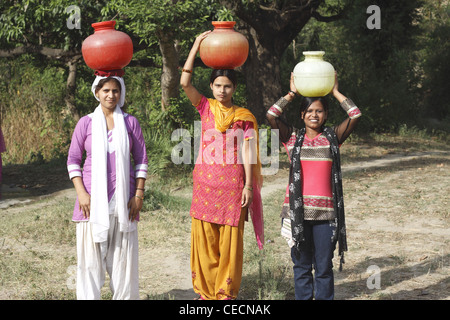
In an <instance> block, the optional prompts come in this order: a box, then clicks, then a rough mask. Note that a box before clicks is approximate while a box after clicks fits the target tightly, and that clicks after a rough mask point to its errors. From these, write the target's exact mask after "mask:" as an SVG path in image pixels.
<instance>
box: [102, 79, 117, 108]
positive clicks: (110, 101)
mask: <svg viewBox="0 0 450 320" xmlns="http://www.w3.org/2000/svg"><path fill="white" fill-rule="evenodd" d="M96 96H97V98H99V99H100V104H101V105H102V107H103V108H106V109H108V110H114V109H115V108H116V104H117V103H119V99H120V86H119V85H118V84H117V83H116V81H108V82H106V83H105V84H103V87H102V88H101V89H100V90H98V91H97V93H96Z"/></svg>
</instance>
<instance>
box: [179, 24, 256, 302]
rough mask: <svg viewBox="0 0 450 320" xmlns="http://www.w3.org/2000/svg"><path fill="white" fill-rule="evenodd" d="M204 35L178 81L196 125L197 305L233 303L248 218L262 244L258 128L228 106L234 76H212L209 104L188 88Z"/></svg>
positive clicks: (194, 225)
mask: <svg viewBox="0 0 450 320" xmlns="http://www.w3.org/2000/svg"><path fill="white" fill-rule="evenodd" d="M209 33H210V31H207V32H204V33H202V34H201V35H200V36H198V37H197V38H196V40H195V42H194V45H193V46H192V49H191V51H190V53H189V56H188V58H187V60H186V63H185V65H184V68H183V72H182V75H181V79H180V84H181V86H182V87H183V89H184V91H185V93H186V95H187V97H188V98H189V100H190V101H191V102H192V104H193V105H194V106H195V107H196V108H197V110H198V112H199V113H200V117H201V122H202V130H201V131H202V136H201V145H200V152H199V156H198V159H197V161H196V165H195V169H194V171H193V182H194V186H193V197H192V205H191V210H190V215H191V217H192V226H191V271H192V284H193V287H194V291H195V292H196V293H198V294H199V299H205V300H219V299H236V297H237V295H238V292H239V288H240V284H241V279H242V265H243V235H244V222H245V220H246V219H247V214H248V212H250V214H251V218H252V221H253V226H254V229H255V234H256V237H257V241H258V245H259V247H260V248H262V244H263V241H264V240H263V225H262V221H263V220H262V204H261V195H260V189H261V185H262V178H261V163H260V161H259V147H258V124H257V122H256V119H255V117H254V116H253V114H252V113H251V112H250V111H249V110H247V109H245V108H240V107H238V106H236V105H234V103H233V101H232V97H233V94H234V92H235V90H236V84H237V83H236V73H235V71H234V70H232V69H229V70H220V69H219V70H213V71H212V74H211V79H210V88H211V91H212V94H213V96H214V99H210V98H206V97H205V96H204V95H202V94H201V93H199V92H198V91H197V89H196V88H195V87H194V86H193V85H192V83H191V78H192V72H193V68H194V59H195V57H196V55H197V52H198V51H199V47H200V44H201V42H202V41H203V40H204V39H205V38H206V37H207V36H208V34H209ZM236 138H237V143H234V142H235V139H236ZM230 141H231V143H230ZM241 142H242V145H243V146H242V148H241V147H240V144H241ZM241 156H242V159H241V158H240V157H241Z"/></svg>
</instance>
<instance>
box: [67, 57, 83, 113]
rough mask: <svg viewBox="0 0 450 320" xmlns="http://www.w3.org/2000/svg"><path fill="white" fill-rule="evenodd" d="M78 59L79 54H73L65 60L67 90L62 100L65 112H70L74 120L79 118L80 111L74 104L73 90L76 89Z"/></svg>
mask: <svg viewBox="0 0 450 320" xmlns="http://www.w3.org/2000/svg"><path fill="white" fill-rule="evenodd" d="M79 59H80V56H75V57H73V58H72V59H70V60H68V62H67V66H68V67H69V74H68V76H67V85H66V88H67V92H66V96H65V98H64V101H65V102H66V112H67V113H68V114H70V116H71V117H72V118H73V119H74V120H75V121H76V122H78V120H80V112H79V111H78V109H77V107H76V105H75V92H76V89H77V82H76V80H77V64H78V60H79Z"/></svg>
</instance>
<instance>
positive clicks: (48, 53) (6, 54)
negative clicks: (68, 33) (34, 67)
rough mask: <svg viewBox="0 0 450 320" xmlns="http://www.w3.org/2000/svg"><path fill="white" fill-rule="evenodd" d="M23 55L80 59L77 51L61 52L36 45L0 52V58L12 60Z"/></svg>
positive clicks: (61, 50)
mask: <svg viewBox="0 0 450 320" xmlns="http://www.w3.org/2000/svg"><path fill="white" fill-rule="evenodd" d="M25 53H33V54H40V55H43V56H45V57H47V58H53V59H72V58H73V57H75V56H77V55H80V57H81V51H79V50H63V49H55V48H49V47H43V46H37V45H24V46H20V47H16V48H14V49H6V50H0V58H12V57H16V56H20V55H22V54H25Z"/></svg>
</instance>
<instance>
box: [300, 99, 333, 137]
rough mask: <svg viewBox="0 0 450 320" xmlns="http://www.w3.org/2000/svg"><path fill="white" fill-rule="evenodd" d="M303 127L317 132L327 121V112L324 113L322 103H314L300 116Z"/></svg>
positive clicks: (317, 101)
mask: <svg viewBox="0 0 450 320" xmlns="http://www.w3.org/2000/svg"><path fill="white" fill-rule="evenodd" d="M302 119H303V121H304V122H305V127H308V128H310V129H313V130H319V129H320V128H322V125H323V124H324V123H325V121H326V120H327V112H325V110H324V108H323V105H322V102H320V101H319V100H316V101H314V102H313V103H311V105H310V106H309V107H308V109H306V111H305V112H303V114H302Z"/></svg>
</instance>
